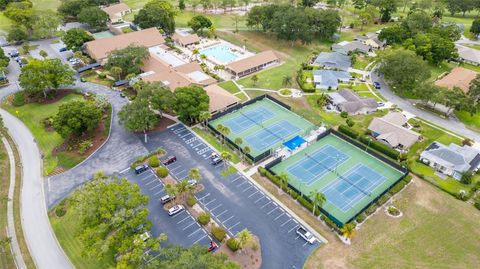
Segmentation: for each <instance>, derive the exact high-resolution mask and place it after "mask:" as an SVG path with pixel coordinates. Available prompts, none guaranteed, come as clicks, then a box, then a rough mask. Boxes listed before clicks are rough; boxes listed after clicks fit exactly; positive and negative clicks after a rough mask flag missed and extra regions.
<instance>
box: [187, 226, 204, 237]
mask: <svg viewBox="0 0 480 269" xmlns="http://www.w3.org/2000/svg"><path fill="white" fill-rule="evenodd" d="M200 230H201V229H200V228H198V229H197V230H195V232H193V233H191V234H189V235H187V237H190V236H192V235H194V234H196V233H197V232H198V231H200Z"/></svg>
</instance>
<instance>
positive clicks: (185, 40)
mask: <svg viewBox="0 0 480 269" xmlns="http://www.w3.org/2000/svg"><path fill="white" fill-rule="evenodd" d="M172 39H173V41H175V42H177V43H180V44H182V45H183V46H188V45H190V44H194V43H198V42H200V37H198V35H197V34H188V35H182V34H179V33H174V34H173V36H172Z"/></svg>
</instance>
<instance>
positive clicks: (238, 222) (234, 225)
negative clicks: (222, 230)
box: [228, 221, 240, 230]
mask: <svg viewBox="0 0 480 269" xmlns="http://www.w3.org/2000/svg"><path fill="white" fill-rule="evenodd" d="M238 224H240V221H239V222H237V223H235V224H234V225H233V226H232V227H230V228H228V229H229V230H231V229H232V228H233V227H235V226H237V225H238Z"/></svg>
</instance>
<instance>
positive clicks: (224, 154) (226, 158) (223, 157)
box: [220, 151, 232, 166]
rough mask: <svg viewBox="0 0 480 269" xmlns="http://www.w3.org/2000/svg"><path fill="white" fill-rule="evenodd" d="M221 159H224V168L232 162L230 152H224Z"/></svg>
mask: <svg viewBox="0 0 480 269" xmlns="http://www.w3.org/2000/svg"><path fill="white" fill-rule="evenodd" d="M220 157H221V158H222V159H223V165H224V166H227V164H228V162H229V161H231V160H232V154H230V152H228V151H222V152H221V153H220Z"/></svg>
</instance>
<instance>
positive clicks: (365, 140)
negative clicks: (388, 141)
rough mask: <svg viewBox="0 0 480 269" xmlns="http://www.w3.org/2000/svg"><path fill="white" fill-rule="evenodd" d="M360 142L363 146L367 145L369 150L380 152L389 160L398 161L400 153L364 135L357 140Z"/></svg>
mask: <svg viewBox="0 0 480 269" xmlns="http://www.w3.org/2000/svg"><path fill="white" fill-rule="evenodd" d="M359 140H360V142H362V143H363V144H365V145H369V146H370V147H371V148H373V149H375V150H378V151H380V152H381V153H383V154H385V155H387V156H388V157H390V158H393V159H395V160H398V159H399V158H400V152H399V151H396V150H394V149H392V148H391V147H389V146H387V145H385V144H383V143H381V142H379V141H377V140H375V139H374V138H372V137H370V136H367V135H364V136H361V137H360V138H359Z"/></svg>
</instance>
